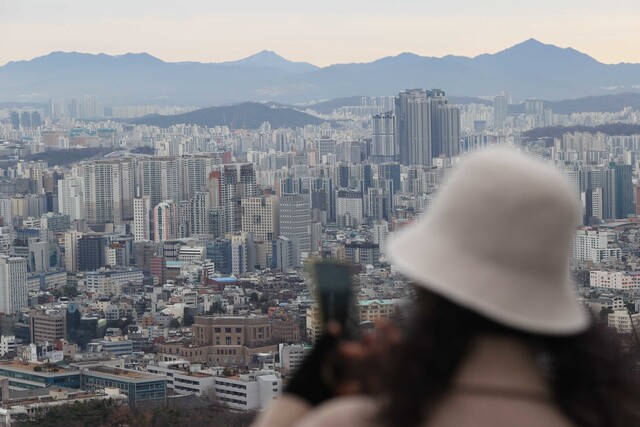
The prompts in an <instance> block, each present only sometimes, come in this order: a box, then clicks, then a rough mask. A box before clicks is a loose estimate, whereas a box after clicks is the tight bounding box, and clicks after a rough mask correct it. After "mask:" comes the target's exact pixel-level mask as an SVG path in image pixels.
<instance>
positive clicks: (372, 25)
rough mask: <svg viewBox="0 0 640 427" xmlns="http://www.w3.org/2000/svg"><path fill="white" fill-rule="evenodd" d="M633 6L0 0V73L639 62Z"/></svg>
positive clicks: (596, 2)
mask: <svg viewBox="0 0 640 427" xmlns="http://www.w3.org/2000/svg"><path fill="white" fill-rule="evenodd" d="M638 16H640V1H637V0H607V1H604V0H553V1H552V0H536V1H526V2H525V1H520V0H484V1H479V0H456V1H451V2H449V1H446V0H438V1H433V0H384V1H382V0H340V1H338V0H318V1H310V0H234V1H228V0H227V1H222V0H108V1H105V0H66V1H65V0H40V1H35V0H0V65H3V64H5V63H7V62H9V61H15V60H25V59H32V58H34V57H37V56H41V55H45V54H47V53H49V52H52V51H78V52H87V53H108V54H123V53H127V52H148V53H150V54H152V55H154V56H157V57H158V58H161V59H163V60H165V61H199V62H220V61H229V60H236V59H240V58H244V57H246V56H249V55H252V54H254V53H256V52H259V51H261V50H263V49H267V50H273V51H276V52H277V53H278V54H280V55H282V56H284V57H285V58H287V59H289V60H293V61H306V62H310V63H313V64H315V65H319V66H326V65H330V64H335V63H349V62H368V61H372V60H375V59H378V58H381V57H384V56H390V55H397V54H399V53H402V52H413V53H416V54H418V55H424V56H444V55H448V54H454V55H464V56H475V55H478V54H481V53H493V52H497V51H500V50H502V49H505V48H507V47H510V46H512V45H514V44H517V43H519V42H521V41H524V40H526V39H529V38H532V37H533V38H536V39H538V40H540V41H542V42H544V43H549V44H554V45H557V46H560V47H573V48H575V49H577V50H579V51H581V52H584V53H587V54H589V55H591V56H593V57H594V58H596V59H598V60H599V61H601V62H605V63H619V62H637V63H640V37H639V36H640V27H638V24H637V18H638Z"/></svg>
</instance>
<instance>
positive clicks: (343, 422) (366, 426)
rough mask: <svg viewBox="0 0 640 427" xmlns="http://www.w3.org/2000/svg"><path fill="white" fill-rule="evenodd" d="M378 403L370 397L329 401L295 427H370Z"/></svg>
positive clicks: (373, 421) (372, 424) (342, 398)
mask: <svg viewBox="0 0 640 427" xmlns="http://www.w3.org/2000/svg"><path fill="white" fill-rule="evenodd" d="M377 408H378V402H377V401H376V400H375V399H374V398H372V397H366V396H353V397H340V398H336V399H331V400H329V401H327V402H325V403H323V404H322V405H320V406H318V407H317V408H316V409H314V410H313V411H311V412H310V413H308V414H307V415H306V416H305V417H304V418H303V419H302V420H300V422H298V423H297V424H296V427H320V426H331V427H372V426H375V425H376V423H375V415H376V409H377Z"/></svg>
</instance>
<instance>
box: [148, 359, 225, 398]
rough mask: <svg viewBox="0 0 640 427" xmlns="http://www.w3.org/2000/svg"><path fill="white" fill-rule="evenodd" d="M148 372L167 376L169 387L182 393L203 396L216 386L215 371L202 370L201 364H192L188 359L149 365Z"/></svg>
mask: <svg viewBox="0 0 640 427" xmlns="http://www.w3.org/2000/svg"><path fill="white" fill-rule="evenodd" d="M147 372H150V373H152V374H156V375H162V376H165V377H167V388H169V389H171V390H174V391H175V392H176V393H180V394H196V395H198V396H201V395H203V394H206V393H209V392H213V390H214V388H215V377H214V375H213V372H207V371H201V370H200V365H199V364H195V365H192V364H191V363H189V362H188V361H186V360H175V361H170V362H158V363H157V364H155V365H148V366H147Z"/></svg>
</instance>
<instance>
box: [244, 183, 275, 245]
mask: <svg viewBox="0 0 640 427" xmlns="http://www.w3.org/2000/svg"><path fill="white" fill-rule="evenodd" d="M241 204H242V231H243V232H245V233H251V234H252V235H253V239H254V241H262V242H266V243H267V244H268V246H267V248H268V253H269V254H270V253H271V242H273V241H274V240H275V239H277V238H278V236H279V235H280V199H279V198H278V197H276V196H260V197H245V198H243V199H242V201H241Z"/></svg>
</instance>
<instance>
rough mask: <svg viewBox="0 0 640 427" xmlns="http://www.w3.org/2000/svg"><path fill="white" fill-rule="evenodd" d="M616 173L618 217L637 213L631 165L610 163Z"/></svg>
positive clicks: (616, 215) (616, 212)
mask: <svg viewBox="0 0 640 427" xmlns="http://www.w3.org/2000/svg"><path fill="white" fill-rule="evenodd" d="M609 167H610V168H612V169H613V170H614V171H615V175H616V184H615V185H616V211H615V217H616V218H627V217H628V216H629V215H633V214H634V213H635V206H634V205H633V182H632V181H631V177H632V174H633V170H632V168H631V165H621V164H615V163H612V164H610V165H609Z"/></svg>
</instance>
